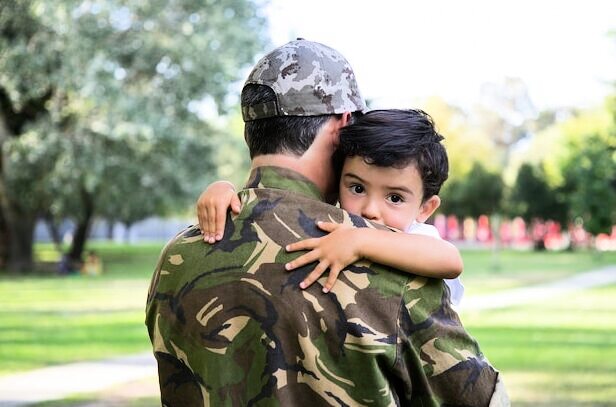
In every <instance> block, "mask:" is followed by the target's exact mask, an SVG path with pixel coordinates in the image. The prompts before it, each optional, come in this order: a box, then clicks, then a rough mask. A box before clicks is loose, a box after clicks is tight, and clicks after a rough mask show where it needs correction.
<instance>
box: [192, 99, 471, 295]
mask: <svg viewBox="0 0 616 407" xmlns="http://www.w3.org/2000/svg"><path fill="white" fill-rule="evenodd" d="M441 140H443V137H442V136H441V135H440V134H438V133H437V132H436V130H435V129H434V123H433V121H432V118H431V117H430V116H429V115H428V114H427V113H425V112H423V111H421V110H396V109H392V110H374V111H371V112H368V113H366V114H365V115H363V116H362V117H360V118H358V119H357V120H356V122H355V123H353V124H351V125H349V126H347V127H344V128H342V129H341V131H340V145H339V150H340V152H341V153H342V155H343V156H344V157H345V160H344V165H343V168H342V173H341V178H340V187H339V202H340V207H341V208H343V209H345V210H346V211H348V212H350V213H353V214H356V215H361V216H363V217H364V218H366V219H369V220H371V221H373V222H376V223H380V224H384V225H386V226H389V227H390V228H395V229H399V230H402V231H406V232H407V233H408V234H401V233H392V232H390V231H386V230H378V229H372V228H352V227H348V226H342V225H338V224H336V223H330V222H318V226H319V228H321V229H322V230H324V231H326V232H329V234H328V235H326V236H323V237H321V238H313V239H306V240H302V241H299V242H296V243H293V244H290V245H288V246H287V247H286V249H287V251H290V252H294V251H298V250H309V252H308V253H305V254H303V255H302V256H300V257H298V258H297V259H295V260H293V261H292V262H290V263H288V264H286V269H287V270H293V269H295V268H298V267H301V266H304V265H306V264H309V263H312V262H318V265H317V266H316V267H315V269H314V270H313V271H312V272H311V273H310V274H309V275H308V276H307V277H306V278H305V279H304V281H302V283H300V287H301V288H306V287H308V286H309V285H311V284H312V283H313V282H314V281H316V280H317V279H318V278H319V277H320V276H321V275H322V274H323V273H324V272H325V271H326V270H327V269H329V275H328V278H327V281H326V282H325V284H324V287H323V291H324V292H328V291H329V290H330V289H331V288H332V287H333V285H334V283H335V281H336V278H337V276H338V274H339V273H340V272H341V271H342V270H344V268H345V267H346V266H348V265H349V264H351V263H353V262H355V261H357V260H359V259H361V258H366V259H368V260H370V261H373V262H376V263H381V264H385V265H388V266H391V267H395V268H397V269H399V270H402V271H407V272H409V273H413V274H417V275H421V276H425V277H435V278H444V279H449V280H445V281H446V282H447V284H448V286H449V287H450V292H451V299H452V302H453V303H454V304H457V303H459V300H460V299H461V296H462V293H463V287H462V285H461V283H460V282H459V280H458V278H457V277H458V276H459V275H460V273H461V272H462V259H461V257H460V253H459V252H458V250H457V248H456V247H455V246H454V245H452V244H451V243H449V242H446V241H444V240H442V239H440V236H439V234H438V231H437V230H436V228H434V227H433V226H431V225H427V224H425V223H423V222H425V221H426V220H427V219H428V218H429V217H430V216H431V215H432V214H433V213H434V211H435V210H436V209H437V208H438V207H439V205H440V198H439V197H438V195H437V194H438V192H439V190H440V188H441V185H442V184H443V182H444V181H445V180H446V179H447V175H448V170H449V165H448V159H447V153H446V151H445V148H444V147H443V146H442V145H441V144H440V141H441ZM229 206H231V209H232V210H233V211H234V212H236V213H237V212H239V208H240V203H239V200H238V198H237V196H236V194H235V189H234V188H233V185H232V184H230V183H227V182H226V181H221V182H217V183H214V184H212V185H211V186H210V187H209V188H208V189H207V190H206V191H205V192H204V193H203V194H202V195H201V197H200V198H199V202H198V212H199V223H200V225H201V230H203V231H204V239H205V240H206V241H207V242H209V243H214V242H215V241H216V240H220V239H221V238H222V233H221V232H219V231H222V230H224V221H225V216H226V212H227V209H228V207H229Z"/></svg>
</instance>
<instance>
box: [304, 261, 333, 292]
mask: <svg viewBox="0 0 616 407" xmlns="http://www.w3.org/2000/svg"><path fill="white" fill-rule="evenodd" d="M328 266H329V265H328V264H327V263H326V262H324V261H322V262H320V263H319V264H318V265H317V266H316V267H315V268H314V270H312V271H311V272H310V274H308V276H307V277H306V278H305V279H304V281H302V282H301V283H299V286H300V287H301V288H302V289H304V288H307V287H310V286H311V285H312V283H314V282H315V281H317V280H318V279H319V277H321V275H322V274H323V273H325V270H327V267H328Z"/></svg>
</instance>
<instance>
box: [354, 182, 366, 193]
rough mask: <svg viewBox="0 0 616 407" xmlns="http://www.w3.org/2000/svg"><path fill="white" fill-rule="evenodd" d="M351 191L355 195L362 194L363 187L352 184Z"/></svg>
mask: <svg viewBox="0 0 616 407" xmlns="http://www.w3.org/2000/svg"><path fill="white" fill-rule="evenodd" d="M351 191H352V192H353V193H355V194H362V193H363V192H364V187H363V185H359V184H353V185H351Z"/></svg>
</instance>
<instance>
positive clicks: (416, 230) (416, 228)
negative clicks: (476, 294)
mask: <svg viewBox="0 0 616 407" xmlns="http://www.w3.org/2000/svg"><path fill="white" fill-rule="evenodd" d="M405 232H406V233H409V234H415V235H423V236H431V237H434V238H436V239H442V238H441V235H440V234H439V233H438V229H436V228H435V227H434V226H432V225H428V224H426V223H420V222H413V223H412V224H411V226H409V227H408V228H407V229H406V231H405ZM443 281H444V282H445V284H447V287H449V296H450V297H451V303H452V304H453V305H460V301H462V297H463V296H464V285H463V284H462V281H461V280H460V277H456V278H446V279H443Z"/></svg>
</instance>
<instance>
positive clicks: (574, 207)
mask: <svg viewBox="0 0 616 407" xmlns="http://www.w3.org/2000/svg"><path fill="white" fill-rule="evenodd" d="M563 173H564V178H565V180H566V184H567V185H568V186H569V189H570V191H571V193H570V194H569V195H568V197H567V200H568V203H569V205H570V208H571V214H572V217H573V218H577V217H579V218H581V219H582V220H583V221H584V228H585V229H586V230H587V231H588V232H590V233H591V234H593V235H597V234H599V233H610V232H611V229H612V226H614V225H616V132H610V133H608V135H607V137H606V136H602V135H600V134H593V135H591V136H589V137H588V138H587V139H586V140H585V142H584V143H583V144H582V145H581V146H580V148H577V149H576V150H575V151H574V152H573V153H572V155H571V156H570V158H569V160H568V162H567V163H566V164H565V165H564V169H563Z"/></svg>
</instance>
